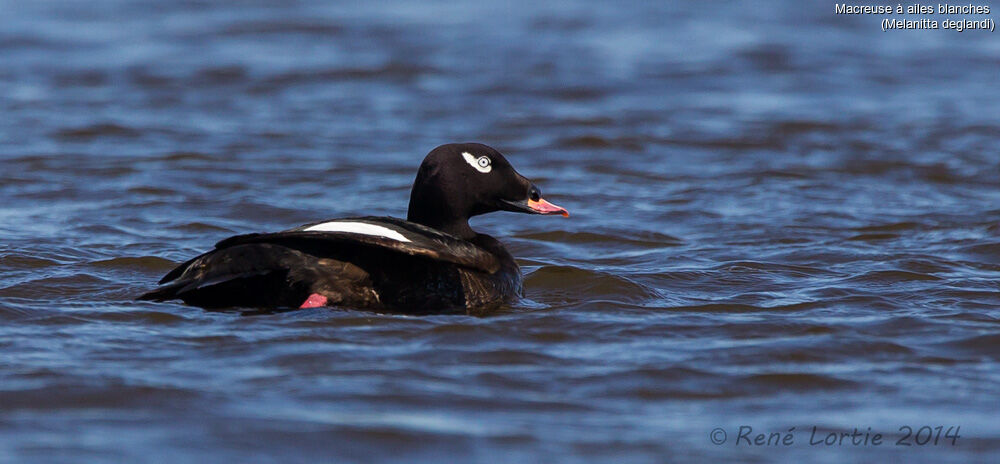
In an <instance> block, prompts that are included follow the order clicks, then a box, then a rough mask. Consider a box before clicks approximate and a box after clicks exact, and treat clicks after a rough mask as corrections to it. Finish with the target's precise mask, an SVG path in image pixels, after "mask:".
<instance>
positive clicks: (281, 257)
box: [141, 217, 521, 313]
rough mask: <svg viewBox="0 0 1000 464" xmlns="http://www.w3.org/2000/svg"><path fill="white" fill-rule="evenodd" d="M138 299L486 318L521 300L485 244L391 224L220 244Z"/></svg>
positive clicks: (482, 238)
mask: <svg viewBox="0 0 1000 464" xmlns="http://www.w3.org/2000/svg"><path fill="white" fill-rule="evenodd" d="M160 283H161V284H163V285H164V286H163V287H161V288H159V289H157V290H154V291H152V292H149V293H147V294H146V295H143V296H142V297H141V298H143V299H151V300H169V299H181V300H184V301H185V302H186V303H189V304H194V305H197V306H202V307H212V308H222V307H235V306H242V307H255V308H276V307H298V306H300V305H301V304H303V302H305V301H307V300H311V299H312V298H313V297H314V296H315V297H319V298H322V301H324V302H325V303H326V304H328V305H337V306H346V307H355V308H366V309H387V310H396V311H404V312H421V313H423V312H440V311H454V310H482V309H488V308H490V307H494V306H497V305H500V304H502V303H503V302H505V301H507V300H509V299H510V298H513V297H515V296H519V295H520V293H521V274H520V270H519V269H518V267H517V264H516V263H515V262H514V259H513V258H512V257H511V256H510V254H509V253H507V251H506V250H505V249H504V248H503V246H502V245H501V244H500V243H499V242H498V241H496V240H495V239H493V238H492V237H489V236H488V235H482V234H480V235H478V236H476V237H474V238H473V239H471V240H468V241H466V240H462V239H460V238H457V237H454V236H451V235H447V234H444V233H441V232H439V231H437V230H434V229H431V228H428V227H424V226H422V225H420V224H415V223H412V222H408V221H403V220H401V219H396V218H388V217H364V218H348V219H338V220H332V221H324V222H319V223H314V224H308V225H305V226H302V227H299V228H296V229H291V230H288V231H284V232H278V233H269V234H249V235H240V236H236V237H231V238H229V239H226V240H223V241H221V242H219V243H218V244H217V245H216V247H215V249H214V250H212V251H210V252H208V253H205V254H203V255H201V256H198V257H196V258H194V259H192V260H190V261H188V262H186V263H184V264H181V265H180V266H178V267H177V268H176V269H174V270H173V271H171V272H170V273H168V274H167V275H166V276H165V277H164V278H163V280H161V281H160Z"/></svg>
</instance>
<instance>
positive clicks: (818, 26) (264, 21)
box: [0, 1, 1000, 463]
mask: <svg viewBox="0 0 1000 464" xmlns="http://www.w3.org/2000/svg"><path fill="white" fill-rule="evenodd" d="M649 3H650V2H631V3H629V2H627V3H626V4H619V3H614V4H612V3H608V2H586V1H571V2H569V1H567V2H557V3H553V4H549V3H539V2H521V1H513V2H509V3H500V4H495V5H454V4H452V3H451V2H440V3H431V4H428V3H426V2H421V3H420V4H419V5H417V4H410V3H405V2H398V3H388V4H386V3H379V4H377V5H368V4H350V5H327V6H319V5H315V4H306V3H298V2H289V3H288V4H283V5H281V6H268V5H266V4H263V3H261V4H258V3H251V4H243V3H240V4H232V5H229V4H216V3H203V2H198V1H185V2H116V1H103V2H87V3H79V2H0V10H2V11H4V19H3V20H2V27H0V113H2V114H3V116H2V118H0V199H2V201H0V359H2V361H0V460H9V461H11V462H47V461H72V462H80V461H107V462H121V461H129V462H136V461H161V462H162V461H169V462H190V461H198V462H263V461H280V462H296V461H297V462H315V461H317V460H321V461H330V460H333V461H338V462H341V461H343V462H351V461H354V462H369V461H372V460H388V459H396V460H405V461H406V462H442V461H451V460H453V459H456V458H457V459H458V460H461V461H479V462H518V463H521V462H533V461H540V460H541V461H546V462H548V461H557V460H558V461H566V462H582V461H591V460H606V461H612V460H613V461H614V462H667V461H679V460H685V459H691V460H695V459H697V460H703V461H723V460H737V459H739V460H749V461H771V460H796V461H802V460H809V461H810V462H841V461H843V460H852V461H876V460H884V459H892V460H904V461H917V460H928V461H932V462H971V461H984V460H986V459H987V456H989V455H991V454H992V455H995V454H996V453H997V452H1000V423H998V422H997V421H996V417H997V415H998V414H1000V406H998V403H997V401H996V398H997V397H998V396H1000V387H998V385H1000V356H998V353H1000V331H998V328H1000V326H998V321H1000V319H998V313H997V307H998V306H1000V289H998V287H997V280H998V278H1000V222H998V218H1000V206H998V205H1000V183H998V173H1000V172H998V168H1000V157H998V147H1000V112H998V111H997V108H1000V92H998V90H997V84H998V78H1000V58H998V57H1000V35H996V34H994V33H989V32H985V33H984V32H982V31H978V32H977V31H968V32H964V33H956V32H952V31H895V32H891V33H883V32H881V30H880V28H879V24H878V21H879V20H880V18H873V17H864V16H836V15H834V14H833V6H832V4H831V5H825V4H824V5H820V6H815V7H813V6H809V5H806V4H804V3H802V2H792V1H787V2H769V3H761V4H757V3H755V4H753V6H752V7H751V6H750V5H749V4H745V3H736V2H733V3H725V4H715V2H713V3H712V4H711V6H710V5H709V4H707V3H705V2H691V3H684V4H674V3H673V2H659V3H662V4H649ZM654 3H656V2H654ZM453 141H479V142H483V143H487V144H489V145H492V146H494V147H496V148H498V149H500V150H501V151H502V152H504V153H505V154H506V155H507V157H508V159H510V160H511V162H512V163H513V164H514V165H515V166H516V167H517V168H518V170H519V171H521V172H522V173H524V174H525V175H527V176H529V177H530V178H532V179H533V180H534V181H536V182H537V183H538V184H539V185H540V186H541V187H542V189H543V191H544V192H545V195H546V197H547V198H549V199H551V200H552V201H554V202H556V203H558V204H560V205H563V206H565V207H567V208H568V209H569V210H570V211H571V212H572V213H573V216H572V217H571V218H570V219H562V218H551V217H546V218H542V217H537V216H536V217H531V216H524V215H514V214H508V213H499V214H494V215H491V216H487V217H482V218H477V219H476V220H474V222H473V225H474V227H476V228H478V229H479V230H481V231H484V232H487V233H490V234H492V235H494V236H496V237H498V238H500V239H501V240H502V241H504V242H505V243H506V244H507V246H508V247H509V249H510V250H511V251H512V253H513V254H514V255H515V256H517V257H518V259H519V262H520V264H521V265H522V267H523V269H524V271H525V273H526V300H525V301H523V302H521V303H519V304H517V305H514V306H511V307H507V308H504V309H503V310H502V311H500V312H498V313H497V314H495V315H493V316H490V317H471V316H454V315H451V316H430V317H410V316H405V315H392V314H377V313H371V312H362V311H352V310H346V309H329V308H323V309H311V310H303V311H297V312H290V313H281V314H270V315H260V316H253V317H247V316H242V315H240V314H238V313H213V312H205V311H202V310H200V309H197V308H191V307H186V306H183V305H180V304H173V303H165V304H164V303H146V302H135V301H133V300H134V298H135V297H136V296H137V295H138V294H140V293H141V292H143V291H145V290H148V289H149V288H151V287H152V286H153V285H154V284H155V281H156V280H157V279H159V277H160V276H162V275H163V274H164V273H165V272H167V271H168V270H169V269H170V268H171V267H173V266H174V265H176V264H177V263H179V262H181V261H183V260H186V259H187V258H189V257H191V256H193V255H195V254H197V253H199V252H201V251H204V250H206V249H207V248H209V247H211V245H212V244H213V243H215V242H216V241H218V240H220V239H223V238H225V237H227V236H230V235H234V234H241V233H248V232H257V231H273V230H281V229H285V228H289V227H293V226H296V225H299V224H302V223H307V222H313V221H318V220H322V219H326V218H332V217H342V216H352V215H393V216H405V208H406V205H407V195H408V193H409V187H410V184H411V182H412V179H413V176H414V174H415V171H416V167H417V165H418V164H419V162H420V160H421V159H422V157H423V156H424V155H425V154H426V153H427V151H429V150H430V149H431V148H433V147H434V146H436V145H439V144H441V143H446V142H453ZM741 425H749V426H752V427H753V428H754V430H755V431H757V430H759V431H767V432H771V431H778V432H784V431H786V430H788V429H789V428H790V427H796V429H795V430H796V435H795V445H794V446H790V447H748V446H736V445H735V444H734V442H735V441H736V436H737V431H738V428H739V427H740V426H741ZM812 426H818V427H820V428H821V429H823V430H827V431H848V432H849V431H851V430H852V429H853V428H854V427H858V428H860V429H862V430H864V429H865V428H866V427H871V429H872V430H873V431H876V432H881V433H884V434H887V436H891V437H893V440H891V441H892V442H893V444H894V441H895V438H898V429H899V427H901V426H910V427H913V428H914V430H916V429H917V428H919V427H921V426H929V427H936V426H944V427H948V426H960V427H961V429H960V430H961V432H960V434H961V438H960V439H959V440H958V441H957V445H954V446H953V445H950V443H949V444H947V445H946V444H944V443H945V441H944V440H942V441H941V444H939V445H937V446H928V445H925V446H910V447H897V446H882V447H854V446H837V447H816V446H809V445H808V438H809V434H808V432H807V430H808V429H809V428H811V427H812ZM716 427H719V428H722V429H723V430H724V431H725V432H727V434H728V441H727V442H726V443H725V444H724V445H718V446H717V445H714V444H712V442H711V441H710V433H711V431H712V430H713V429H714V428H716Z"/></svg>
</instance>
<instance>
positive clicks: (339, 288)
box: [139, 143, 569, 313]
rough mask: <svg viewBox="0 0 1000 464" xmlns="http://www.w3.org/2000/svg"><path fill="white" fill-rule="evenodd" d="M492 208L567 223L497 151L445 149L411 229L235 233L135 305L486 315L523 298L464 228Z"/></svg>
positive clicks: (485, 246)
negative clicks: (156, 303)
mask: <svg viewBox="0 0 1000 464" xmlns="http://www.w3.org/2000/svg"><path fill="white" fill-rule="evenodd" d="M494 211H514V212H519V213H529V214H545V215H551V214H561V215H563V216H567V217H568V216H569V213H568V212H567V211H566V210H565V209H563V208H562V207H559V206H556V205H554V204H552V203H549V202H548V201H546V200H544V199H542V194H541V191H540V190H539V189H538V187H536V186H535V185H534V184H533V183H532V182H531V181H529V180H528V179H526V178H525V177H524V176H522V175H521V174H519V173H518V172H517V171H515V170H514V167H513V166H511V165H510V163H509V162H507V160H506V159H505V158H504V157H503V155H501V154H500V152H498V151H497V150H494V149H493V148H490V147H488V146H486V145H483V144H479V143H461V144H447V145H441V146H439V147H437V148H435V149H433V150H431V152H430V153H429V154H428V155H427V157H426V158H424V161H423V162H422V163H421V164H420V168H419V170H418V171H417V178H416V180H415V181H414V182H413V188H412V190H411V192H410V204H409V208H408V211H407V216H406V220H405V221H404V220H402V219H397V218H393V217H354V218H345V219H334V220H328V221H322V222H316V223H312V224H306V225H303V226H300V227H296V228H294V229H290V230H286V231H282V232H275V233H258V234H248V235H237V236H235V237H230V238H227V239H225V240H222V241H221V242H219V243H217V244H216V245H215V249H214V250H211V251H209V252H207V253H204V254H202V255H200V256H197V257H195V258H193V259H191V260H189V261H187V262H185V263H183V264H181V265H179V266H177V267H176V268H175V269H174V270H172V271H170V272H169V273H168V274H167V275H166V276H165V277H163V279H162V280H160V284H161V287H160V288H157V289H155V290H153V291H151V292H148V293H146V294H144V295H142V296H140V297H139V298H140V299H142V300H154V301H166V300H173V299H180V300H183V301H184V302H185V303H187V304H191V305H195V306H200V307H204V308H227V307H247V308H262V309H274V308H312V307H320V306H342V307H350V308H358V309H370V310H390V311H399V312H407V313H434V312H449V311H456V310H458V311H461V310H464V311H468V312H482V311H488V310H490V309H494V308H496V307H498V306H500V305H502V304H503V303H506V302H509V301H511V300H512V299H514V298H516V297H518V296H521V295H522V292H523V290H522V283H521V282H522V276H521V269H520V268H519V267H518V265H517V263H516V262H515V261H514V258H513V257H512V256H511V255H510V253H508V252H507V250H506V249H505V248H504V246H503V244H502V243H500V242H499V241H498V240H497V239H495V238H493V237H491V236H489V235H486V234H480V233H477V232H476V231H474V230H472V228H471V227H469V218H470V217H472V216H477V215H480V214H486V213H492V212H494Z"/></svg>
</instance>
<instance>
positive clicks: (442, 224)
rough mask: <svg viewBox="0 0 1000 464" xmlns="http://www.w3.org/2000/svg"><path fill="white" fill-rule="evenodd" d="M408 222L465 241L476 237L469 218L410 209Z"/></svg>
mask: <svg viewBox="0 0 1000 464" xmlns="http://www.w3.org/2000/svg"><path fill="white" fill-rule="evenodd" d="M406 220H407V221H410V222H415V223H417V224H421V225H425V226H427V227H430V228H433V229H437V230H440V231H441V232H444V233H446V234H451V235H454V236H456V237H458V238H461V239H463V240H470V239H472V238H473V237H475V236H476V231H474V230H472V227H469V219H468V218H456V217H451V218H449V217H447V216H446V215H441V214H435V213H434V212H428V211H423V210H415V209H413V208H410V210H409V211H408V212H407V214H406Z"/></svg>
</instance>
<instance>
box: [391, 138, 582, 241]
mask: <svg viewBox="0 0 1000 464" xmlns="http://www.w3.org/2000/svg"><path fill="white" fill-rule="evenodd" d="M494 211H515V212H519V213H528V214H561V215H563V216H567V217H568V216H569V212H568V211H566V210H565V209H563V208H561V207H559V206H556V205H554V204H552V203H549V202H547V201H545V200H544V199H542V192H541V190H539V189H538V187H537V186H535V184H533V183H532V182H531V181H530V180H528V179H526V178H525V177H524V176H522V175H521V174H519V173H518V172H517V171H515V170H514V167H513V166H511V165H510V163H508V162H507V159H505V158H504V157H503V155H501V154H500V152H498V151H496V150H494V149H493V148H490V147H488V146H486V145H483V144H481V143H449V144H447V145H441V146H439V147H437V148H435V149H433V150H431V152H430V153H428V154H427V157H426V158H424V162H423V163H421V164H420V170H419V171H417V179H416V180H415V181H414V182H413V190H412V191H411V192H410V207H409V211H408V213H407V220H408V221H412V222H416V223H418V224H423V225H425V226H428V227H433V228H435V229H438V230H441V231H443V232H447V233H450V234H453V235H456V236H459V237H462V238H466V239H468V238H471V237H472V236H474V235H475V232H473V231H472V229H471V228H469V218H470V217H472V216H476V215H479V214H485V213H492V212H494Z"/></svg>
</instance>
